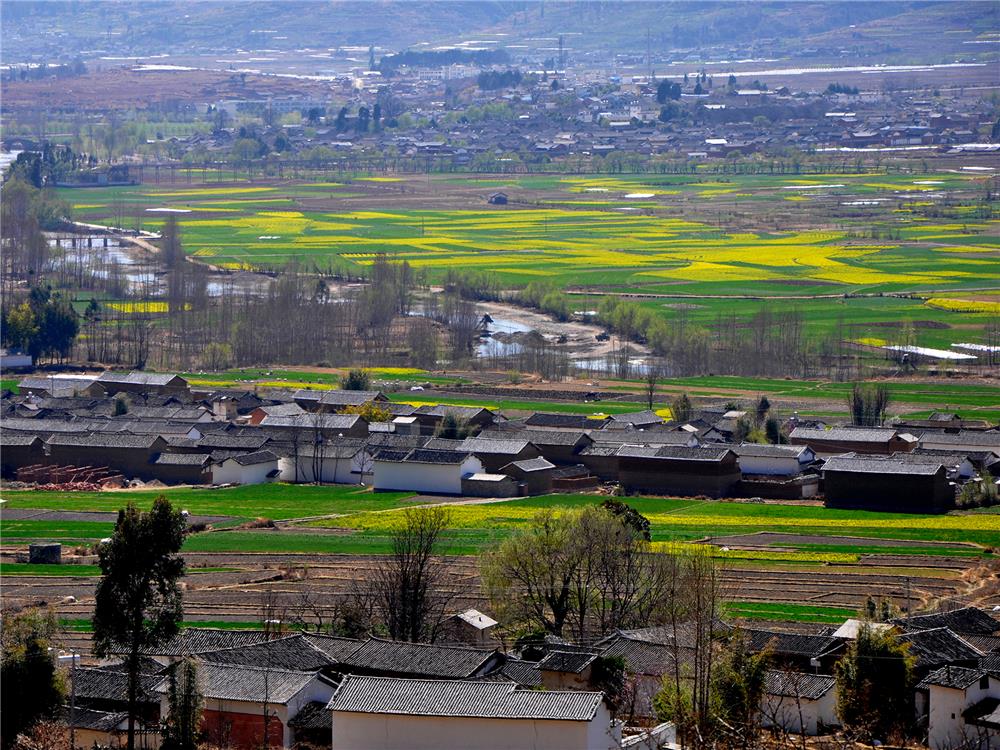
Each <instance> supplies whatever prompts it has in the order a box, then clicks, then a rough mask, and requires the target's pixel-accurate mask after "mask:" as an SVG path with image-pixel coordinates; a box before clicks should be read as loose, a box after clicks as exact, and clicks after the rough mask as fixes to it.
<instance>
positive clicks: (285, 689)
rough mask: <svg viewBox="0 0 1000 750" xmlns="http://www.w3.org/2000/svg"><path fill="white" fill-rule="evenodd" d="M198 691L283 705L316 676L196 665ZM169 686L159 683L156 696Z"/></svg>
mask: <svg viewBox="0 0 1000 750" xmlns="http://www.w3.org/2000/svg"><path fill="white" fill-rule="evenodd" d="M197 675H198V689H199V690H200V691H201V694H202V696H203V697H204V698H209V699H214V700H231V701H247V702H252V703H260V702H262V701H264V700H265V699H266V700H267V701H268V703H273V704H277V705H283V704H285V703H288V701H290V700H291V699H292V698H293V697H294V696H295V695H296V694H298V693H299V691H301V690H302V689H303V688H304V687H306V686H307V685H308V684H309V683H310V682H312V681H313V680H315V679H322V678H321V677H320V676H318V675H317V674H316V673H315V672H301V671H296V670H291V669H261V668H258V667H244V666H234V665H230V664H213V663H210V662H199V664H198V668H197ZM168 685H169V682H168V681H167V680H161V681H160V683H159V684H158V685H157V686H156V692H158V693H165V692H167V689H168Z"/></svg>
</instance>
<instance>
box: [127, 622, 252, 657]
mask: <svg viewBox="0 0 1000 750" xmlns="http://www.w3.org/2000/svg"><path fill="white" fill-rule="evenodd" d="M266 640H267V633H265V632H264V631H263V630H229V629H227V628H186V629H185V630H182V631H181V632H180V633H179V634H178V635H176V636H174V637H173V638H171V639H170V640H169V641H167V642H166V643H165V644H163V645H162V646H157V647H156V648H152V649H147V651H146V652H147V653H150V654H156V655H162V656H182V655H184V654H201V653H205V652H206V651H217V650H219V649H223V648H234V647H237V646H249V645H251V644H254V643H260V642H261V641H266ZM116 653H122V651H121V650H118V651H116Z"/></svg>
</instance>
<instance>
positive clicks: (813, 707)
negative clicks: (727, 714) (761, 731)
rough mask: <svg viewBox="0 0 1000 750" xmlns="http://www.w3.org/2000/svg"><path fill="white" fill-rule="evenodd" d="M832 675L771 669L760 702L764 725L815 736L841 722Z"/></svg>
mask: <svg viewBox="0 0 1000 750" xmlns="http://www.w3.org/2000/svg"><path fill="white" fill-rule="evenodd" d="M836 685H837V680H836V678H834V677H833V676H832V675H825V674H811V673H806V672H785V671H782V670H777V669H769V670H768V671H767V677H766V681H765V686H764V697H763V699H762V700H761V705H760V719H761V726H763V727H765V728H771V727H773V728H777V729H780V730H782V731H784V732H789V733H794V734H806V735H810V736H815V735H817V734H823V733H825V732H826V731H827V730H828V729H829V728H833V727H837V726H840V720H839V719H838V718H837V690H836Z"/></svg>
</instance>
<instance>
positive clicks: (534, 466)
mask: <svg viewBox="0 0 1000 750" xmlns="http://www.w3.org/2000/svg"><path fill="white" fill-rule="evenodd" d="M507 466H515V467H517V468H518V469H520V470H521V471H523V472H525V473H526V474H530V473H531V472H533V471H548V470H549V469H554V468H556V466H555V464H553V463H550V462H548V461H546V460H545V459H544V458H542V457H541V456H539V457H538V458H526V459H523V460H521V461H511V462H510V463H509V464H507ZM507 466H505V467H503V468H505V469H506V468H507Z"/></svg>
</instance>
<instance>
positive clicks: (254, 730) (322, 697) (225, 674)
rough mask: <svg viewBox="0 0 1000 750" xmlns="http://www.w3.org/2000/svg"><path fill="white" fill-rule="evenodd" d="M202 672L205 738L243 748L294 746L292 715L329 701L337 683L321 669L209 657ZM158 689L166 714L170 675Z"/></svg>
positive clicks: (200, 671) (203, 665)
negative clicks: (226, 661)
mask: <svg viewBox="0 0 1000 750" xmlns="http://www.w3.org/2000/svg"><path fill="white" fill-rule="evenodd" d="M197 675H198V677H197V679H198V689H199V691H200V692H201V695H202V697H203V699H204V712H203V714H202V731H203V732H204V733H205V738H206V741H207V742H208V743H209V744H211V745H215V746H217V747H230V748H236V749H238V750H252V749H253V748H259V747H261V746H264V747H285V748H287V747H291V746H292V743H293V738H294V737H293V735H294V730H293V728H292V727H290V726H289V721H290V720H291V719H293V718H294V717H295V716H296V715H297V714H298V713H299V711H301V710H302V709H303V708H304V707H305V706H307V705H309V704H310V703H313V702H324V701H328V700H329V699H330V697H331V696H332V695H333V692H334V686H335V685H334V683H333V681H332V680H330V679H328V678H327V677H324V676H323V675H322V674H320V673H317V672H302V671H297V670H289V669H277V668H258V667H244V666H233V665H229V664H214V663H209V662H200V663H199V664H198V669H197ZM155 690H156V692H157V693H159V695H160V711H161V713H162V715H164V716H166V715H168V711H169V703H168V696H167V691H168V681H167V680H161V682H160V684H159V685H157V687H156V688H155ZM265 710H266V711H267V714H266V717H267V718H266V719H265ZM265 722H266V724H265Z"/></svg>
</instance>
